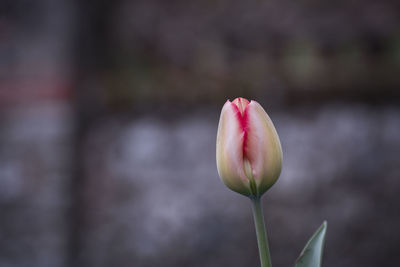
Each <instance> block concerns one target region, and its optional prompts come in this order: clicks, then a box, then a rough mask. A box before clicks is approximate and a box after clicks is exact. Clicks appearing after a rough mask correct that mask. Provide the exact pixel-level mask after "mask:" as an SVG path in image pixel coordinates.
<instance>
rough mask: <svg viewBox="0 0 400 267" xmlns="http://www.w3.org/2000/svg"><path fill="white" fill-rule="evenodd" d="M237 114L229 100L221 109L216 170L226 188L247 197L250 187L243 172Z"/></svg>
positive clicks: (241, 146) (241, 141)
mask: <svg viewBox="0 0 400 267" xmlns="http://www.w3.org/2000/svg"><path fill="white" fill-rule="evenodd" d="M238 112H239V110H238V108H237V107H235V106H234V104H233V103H231V102H230V101H229V100H228V101H227V102H226V103H225V105H224V106H223V108H222V111H221V117H220V121H219V124H218V133H217V151H216V154H217V168H218V173H219V176H220V177H221V179H222V181H223V182H224V183H225V185H226V186H227V187H229V188H230V189H232V190H233V191H236V192H238V193H240V194H243V195H246V196H248V195H250V194H251V192H250V185H249V180H248V179H247V178H246V175H245V173H244V170H243V137H244V132H243V130H242V127H241V125H240V121H239V119H238V114H237V113H238Z"/></svg>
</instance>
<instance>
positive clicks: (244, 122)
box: [232, 98, 249, 157]
mask: <svg viewBox="0 0 400 267" xmlns="http://www.w3.org/2000/svg"><path fill="white" fill-rule="evenodd" d="M237 99H238V104H239V106H237V105H236V104H235V103H232V107H233V109H234V110H235V111H236V118H237V120H238V121H239V125H240V130H241V131H242V132H243V143H242V149H243V157H246V146H247V132H248V117H249V116H248V112H247V105H248V104H247V105H246V106H245V108H244V110H243V106H242V103H241V98H237ZM235 100H236V99H235Z"/></svg>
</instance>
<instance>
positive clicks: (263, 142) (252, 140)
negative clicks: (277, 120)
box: [244, 101, 282, 195]
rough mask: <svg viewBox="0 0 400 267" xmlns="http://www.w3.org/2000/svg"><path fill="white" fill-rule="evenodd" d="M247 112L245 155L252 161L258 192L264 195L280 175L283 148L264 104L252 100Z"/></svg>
mask: <svg viewBox="0 0 400 267" xmlns="http://www.w3.org/2000/svg"><path fill="white" fill-rule="evenodd" d="M246 112H247V116H248V119H247V124H246V125H247V139H246V145H245V148H244V150H245V156H246V157H247V158H248V159H249V161H250V164H251V167H252V171H253V177H254V179H255V181H256V184H257V190H258V194H259V195H262V194H263V193H264V192H265V191H266V190H268V189H269V188H270V187H271V186H272V185H273V184H274V183H275V182H276V180H277V179H278V177H279V175H280V172H281V168H282V148H281V143H280V141H279V136H278V133H277V132H276V129H275V127H274V124H273V123H272V121H271V119H270V117H269V116H268V114H267V113H266V112H265V110H264V109H263V108H262V106H261V105H260V104H258V103H257V102H256V101H251V102H250V104H249V105H248V106H247V108H246Z"/></svg>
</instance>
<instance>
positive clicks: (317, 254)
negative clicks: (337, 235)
mask: <svg viewBox="0 0 400 267" xmlns="http://www.w3.org/2000/svg"><path fill="white" fill-rule="evenodd" d="M326 227H327V222H326V221H324V222H323V223H322V225H321V226H320V227H319V228H318V230H317V231H316V232H315V234H314V235H313V236H312V237H311V238H310V240H309V241H308V242H307V244H306V246H305V247H304V248H303V251H301V253H300V256H299V258H298V259H297V260H296V267H321V262H322V252H323V248H324V243H325V233H326Z"/></svg>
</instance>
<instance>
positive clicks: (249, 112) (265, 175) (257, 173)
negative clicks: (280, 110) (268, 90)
mask: <svg viewBox="0 0 400 267" xmlns="http://www.w3.org/2000/svg"><path fill="white" fill-rule="evenodd" d="M217 167H218V173H219V176H220V177H221V179H222V181H223V182H224V183H225V185H226V186H227V187H229V188H230V189H232V190H233V191H235V192H238V193H240V194H243V195H246V196H256V197H259V196H261V195H262V194H263V193H264V192H265V191H267V190H268V189H269V188H270V187H271V186H272V185H273V184H274V183H275V182H276V180H277V179H278V177H279V175H280V173H281V168H282V149H281V144H280V141H279V137H278V134H277V132H276V130H275V127H274V124H273V123H272V121H271V119H270V118H269V116H268V115H267V113H266V112H265V110H264V109H263V108H262V107H261V105H260V104H258V103H257V102H256V101H253V100H252V101H250V102H249V101H248V100H247V99H245V98H241V97H239V98H236V99H235V100H233V102H230V101H229V100H228V101H226V103H225V105H224V106H223V108H222V111H221V117H220V120H219V125H218V133H217Z"/></svg>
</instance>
